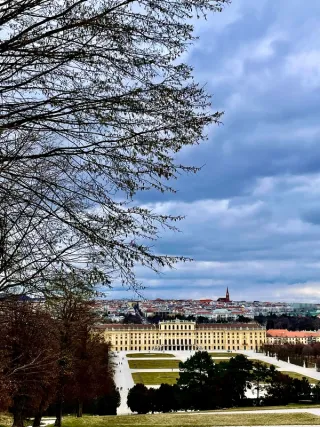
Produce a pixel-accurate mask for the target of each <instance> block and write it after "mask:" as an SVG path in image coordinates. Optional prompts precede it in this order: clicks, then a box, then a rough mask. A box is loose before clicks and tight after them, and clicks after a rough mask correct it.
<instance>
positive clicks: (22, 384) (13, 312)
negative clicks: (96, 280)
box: [0, 300, 59, 427]
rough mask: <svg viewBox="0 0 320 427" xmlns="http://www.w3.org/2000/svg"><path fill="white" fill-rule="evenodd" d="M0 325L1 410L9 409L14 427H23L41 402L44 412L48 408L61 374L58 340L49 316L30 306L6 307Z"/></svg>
mask: <svg viewBox="0 0 320 427" xmlns="http://www.w3.org/2000/svg"><path fill="white" fill-rule="evenodd" d="M0 324H1V334H0V348H1V351H0V383H1V387H0V389H1V397H0V406H2V407H4V406H5V404H6V405H7V407H6V408H5V409H8V407H9V406H10V410H11V412H12V414H13V427H23V426H24V418H25V417H26V415H28V412H29V413H30V412H33V411H34V408H35V407H38V406H39V404H40V402H41V401H43V403H42V409H45V408H46V405H48V404H49V401H50V399H49V397H50V394H51V393H52V387H53V385H54V383H55V379H56V377H57V374H58V370H57V361H58V355H59V346H58V343H59V342H58V336H57V333H56V328H55V324H54V322H53V320H52V318H51V317H50V315H49V314H48V313H47V312H45V311H44V310H43V308H39V307H36V306H34V305H32V304H30V303H28V302H20V301H17V300H12V301H6V302H5V303H3V304H2V305H1V307H0ZM53 392H54V391H53ZM44 394H47V395H48V397H47V398H46V400H45V401H44V400H43V396H44ZM1 402H2V405H1Z"/></svg>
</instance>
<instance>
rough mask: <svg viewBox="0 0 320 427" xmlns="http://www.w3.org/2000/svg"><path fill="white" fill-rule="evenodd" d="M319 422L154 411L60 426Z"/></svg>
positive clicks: (306, 417) (316, 420) (318, 420)
mask: <svg viewBox="0 0 320 427" xmlns="http://www.w3.org/2000/svg"><path fill="white" fill-rule="evenodd" d="M293 424H295V425H297V424H300V425H303V424H311V425H319V424H320V417H317V416H315V415H311V414H304V413H296V414H246V413H243V414H241V416H239V415H231V414H223V415H215V414H195V415H191V414H155V415H119V416H108V417H89V416H85V417H83V418H75V417H66V418H64V420H63V427H129V426H139V427H140V426H141V427H164V426H165V427H196V426H199V427H213V426H256V425H259V426H261V425H263V426H267V425H277V426H280V425H293Z"/></svg>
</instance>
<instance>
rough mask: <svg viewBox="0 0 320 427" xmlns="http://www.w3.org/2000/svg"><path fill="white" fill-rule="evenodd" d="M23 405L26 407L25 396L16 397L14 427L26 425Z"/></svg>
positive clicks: (13, 410)
mask: <svg viewBox="0 0 320 427" xmlns="http://www.w3.org/2000/svg"><path fill="white" fill-rule="evenodd" d="M23 407H24V398H23V397H16V398H14V399H13V408H12V414H13V424H12V427H24V425H23V424H24V423H23Z"/></svg>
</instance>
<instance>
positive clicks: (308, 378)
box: [279, 371, 319, 384]
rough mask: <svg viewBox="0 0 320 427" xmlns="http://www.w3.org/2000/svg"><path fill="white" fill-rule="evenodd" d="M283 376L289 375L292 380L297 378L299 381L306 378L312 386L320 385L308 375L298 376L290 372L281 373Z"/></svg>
mask: <svg viewBox="0 0 320 427" xmlns="http://www.w3.org/2000/svg"><path fill="white" fill-rule="evenodd" d="M279 372H281V374H285V375H289V377H291V378H297V379H298V380H302V378H303V377H306V378H307V380H308V381H309V382H310V384H318V382H319V381H318V380H315V379H314V378H311V377H307V376H306V375H301V374H297V373H296V372H290V371H279Z"/></svg>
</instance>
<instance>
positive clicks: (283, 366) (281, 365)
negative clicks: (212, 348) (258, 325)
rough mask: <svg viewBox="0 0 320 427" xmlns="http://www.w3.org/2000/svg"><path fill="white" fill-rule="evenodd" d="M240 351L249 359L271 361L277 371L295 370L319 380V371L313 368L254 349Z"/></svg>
mask: <svg viewBox="0 0 320 427" xmlns="http://www.w3.org/2000/svg"><path fill="white" fill-rule="evenodd" d="M241 353H242V354H244V355H246V356H248V358H249V359H257V360H261V361H262V362H267V363H271V364H273V365H275V366H277V369H278V370H279V371H290V372H296V373H298V374H301V375H305V376H307V377H311V378H314V379H316V380H319V381H320V372H317V371H316V370H315V368H303V367H302V366H298V365H294V364H293V363H288V362H283V361H282V360H277V359H276V358H275V357H270V356H265V355H264V354H261V353H255V352H254V351H242V352H241Z"/></svg>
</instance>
